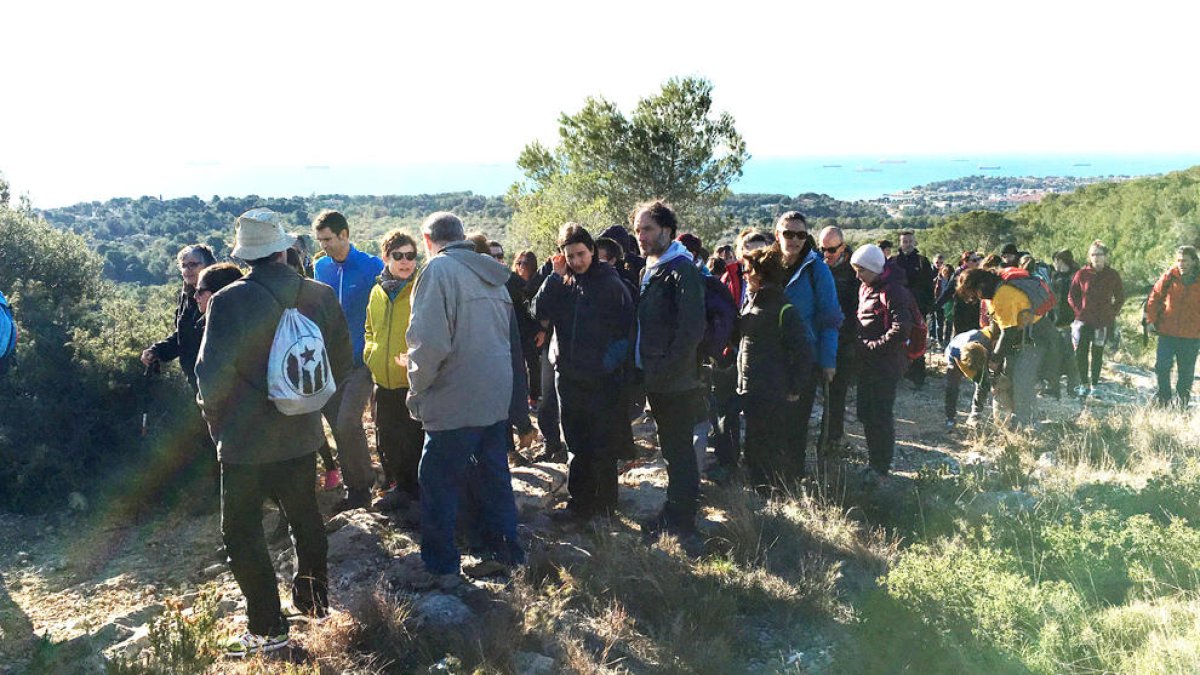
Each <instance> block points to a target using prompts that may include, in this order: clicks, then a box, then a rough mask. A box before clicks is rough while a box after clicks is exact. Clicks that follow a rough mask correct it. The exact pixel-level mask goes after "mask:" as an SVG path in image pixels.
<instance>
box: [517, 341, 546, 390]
mask: <svg viewBox="0 0 1200 675" xmlns="http://www.w3.org/2000/svg"><path fill="white" fill-rule="evenodd" d="M521 355H522V356H523V357H524V358H525V372H527V373H529V400H531V401H537V400H540V399H541V398H542V355H541V350H540V349H538V348H537V347H534V346H533V345H532V344H530V345H528V346H526V347H525V348H523V350H522V352H521Z"/></svg>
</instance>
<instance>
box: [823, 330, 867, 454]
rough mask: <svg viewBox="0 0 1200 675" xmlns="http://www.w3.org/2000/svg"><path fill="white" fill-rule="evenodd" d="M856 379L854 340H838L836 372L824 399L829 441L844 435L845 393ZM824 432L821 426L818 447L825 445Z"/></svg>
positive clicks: (832, 441) (856, 367)
mask: <svg viewBox="0 0 1200 675" xmlns="http://www.w3.org/2000/svg"><path fill="white" fill-rule="evenodd" d="M823 376H824V375H823V373H818V377H823ZM856 379H858V364H857V363H856V362H855V359H854V342H853V341H843V340H839V341H838V356H837V372H836V373H834V376H833V382H830V383H829V400H828V401H825V413H824V414H826V415H828V416H829V420H828V427H829V441H828V442H829V443H837V442H840V441H841V440H842V437H843V436H844V435H845V430H846V395H847V394H848V393H849V391H850V385H851V384H852V383H853V382H854V381H855V380H856ZM824 434H825V429H824V428H822V429H821V434H820V438H819V440H818V441H817V448H818V449H820V448H823V447H825V445H826V439H825V437H824ZM818 459H822V458H818Z"/></svg>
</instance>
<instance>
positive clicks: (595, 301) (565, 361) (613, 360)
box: [532, 260, 634, 384]
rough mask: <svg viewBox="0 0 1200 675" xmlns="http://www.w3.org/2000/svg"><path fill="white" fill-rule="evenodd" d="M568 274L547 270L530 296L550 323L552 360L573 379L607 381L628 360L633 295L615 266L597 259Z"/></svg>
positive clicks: (541, 316) (538, 314) (539, 316)
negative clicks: (564, 275)
mask: <svg viewBox="0 0 1200 675" xmlns="http://www.w3.org/2000/svg"><path fill="white" fill-rule="evenodd" d="M570 279H571V280H570V283H566V280H565V279H563V277H561V276H559V275H558V274H551V275H550V276H549V277H547V278H546V281H545V282H544V283H543V284H542V287H541V289H539V290H538V293H537V295H536V296H534V298H533V303H532V309H533V316H534V317H535V318H536V319H538V320H539V321H543V320H545V321H549V322H550V324H551V325H552V326H553V327H554V338H553V340H552V341H551V345H550V362H551V363H553V364H554V369H555V370H557V371H558V372H559V373H560V375H562V376H563V377H565V378H568V379H570V380H572V381H574V382H576V383H580V384H584V383H593V384H603V383H605V382H611V381H613V380H614V379H617V378H619V377H620V376H621V375H622V370H621V368H622V366H624V365H625V363H626V361H627V360H628V359H627V355H628V354H629V348H630V335H631V334H632V329H633V312H634V308H633V299H632V298H631V297H630V295H629V290H628V289H627V288H626V286H625V282H624V281H622V280H621V277H620V275H618V274H617V271H616V270H614V269H613V268H612V266H611V265H609V264H608V263H603V262H600V261H599V260H596V261H594V262H593V263H592V265H591V267H589V268H588V270H587V271H586V272H584V273H583V274H573V275H571V278H570Z"/></svg>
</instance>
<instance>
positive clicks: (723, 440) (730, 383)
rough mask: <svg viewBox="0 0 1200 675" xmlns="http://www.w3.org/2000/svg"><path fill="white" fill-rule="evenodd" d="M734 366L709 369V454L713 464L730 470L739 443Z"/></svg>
mask: <svg viewBox="0 0 1200 675" xmlns="http://www.w3.org/2000/svg"><path fill="white" fill-rule="evenodd" d="M736 380H737V367H736V366H735V367H730V368H724V369H718V368H714V369H713V395H712V398H713V413H714V415H715V416H716V418H717V422H716V424H715V425H713V435H714V437H715V438H714V440H713V454H714V455H716V458H717V464H719V465H720V466H723V467H725V468H727V469H733V468H735V467H736V466H737V464H738V456H739V455H741V445H742V439H741V434H742V421H741V410H742V404H741V397H740V396H738V393H737V381H736Z"/></svg>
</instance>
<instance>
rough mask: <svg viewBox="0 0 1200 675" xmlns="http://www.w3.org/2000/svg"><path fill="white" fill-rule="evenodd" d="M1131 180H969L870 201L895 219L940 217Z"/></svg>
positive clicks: (1008, 206) (1000, 208)
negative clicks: (1094, 185) (1095, 185)
mask: <svg viewBox="0 0 1200 675" xmlns="http://www.w3.org/2000/svg"><path fill="white" fill-rule="evenodd" d="M1130 178H1131V176H1090V177H1086V178H1077V177H1072V176H1041V177H1039V176H1022V177H1012V176H982V175H981V176H968V177H965V178H955V179H951V180H944V181H938V182H935V183H929V184H927V185H922V186H918V187H914V188H910V189H907V190H900V191H899V192H893V193H890V194H886V195H883V196H881V197H877V198H875V199H870V200H867V202H868V203H870V204H873V205H877V206H880V207H882V208H883V209H884V210H885V211H886V213H887V215H888V216H890V217H892V218H907V217H914V216H938V215H947V214H951V213H961V212H964V211H973V210H978V209H983V210H988V211H1011V210H1015V209H1017V208H1018V207H1020V206H1021V205H1022V204H1028V203H1031V202H1038V201H1041V199H1042V198H1043V197H1045V196H1046V195H1050V194H1062V193H1067V192H1073V191H1075V190H1076V189H1078V188H1080V187H1083V186H1084V185H1091V184H1093V183H1104V182H1120V181H1126V180H1129V179H1130Z"/></svg>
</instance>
